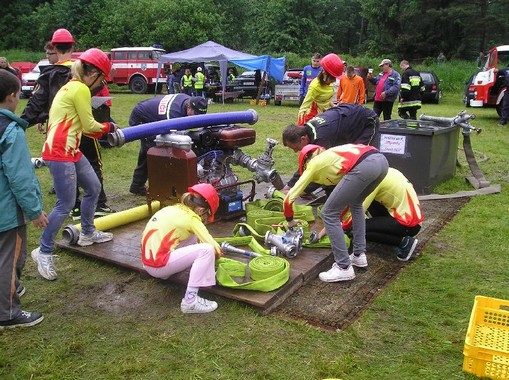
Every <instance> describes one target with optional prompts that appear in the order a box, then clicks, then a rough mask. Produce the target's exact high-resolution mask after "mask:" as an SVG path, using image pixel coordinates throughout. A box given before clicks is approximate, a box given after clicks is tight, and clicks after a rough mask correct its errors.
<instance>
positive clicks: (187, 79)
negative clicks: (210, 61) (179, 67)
mask: <svg viewBox="0 0 509 380" xmlns="http://www.w3.org/2000/svg"><path fill="white" fill-rule="evenodd" d="M180 88H181V89H182V92H183V93H184V94H186V95H189V96H193V76H192V75H191V70H190V69H185V71H184V75H182V79H181V80H180Z"/></svg>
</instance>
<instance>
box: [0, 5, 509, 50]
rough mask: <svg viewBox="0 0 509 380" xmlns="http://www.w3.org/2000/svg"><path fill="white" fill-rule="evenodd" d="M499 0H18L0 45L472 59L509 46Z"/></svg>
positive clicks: (1, 27)
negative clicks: (210, 43)
mask: <svg viewBox="0 0 509 380" xmlns="http://www.w3.org/2000/svg"><path fill="white" fill-rule="evenodd" d="M507 15H509V2H508V1H507V0H476V1H469V2H468V1H464V0H411V1H401V0H256V1H254V0H235V1H231V0H186V1H179V2H177V1H168V0H80V2H79V7H78V6H77V2H76V1H75V0H52V1H42V0H17V1H16V2H9V4H8V5H5V6H4V7H3V10H2V16H1V20H2V22H0V35H2V39H1V40H0V48H3V49H14V48H16V49H24V50H32V51H40V50H42V47H43V46H44V43H45V42H46V41H47V40H49V39H50V38H51V35H52V32H53V31H54V30H55V29H56V28H59V27H65V28H68V29H69V30H70V31H71V32H72V33H73V34H74V35H75V38H76V40H77V46H78V48H80V49H86V48H89V47H92V46H96V47H101V48H103V49H109V48H112V47H119V46H141V45H151V44H153V43H159V44H161V45H163V46H164V47H165V48H166V50H168V51H177V50H181V49H185V48H188V47H191V46H194V45H196V44H199V43H202V42H205V41H206V40H209V39H211V40H215V41H216V42H219V43H222V44H224V45H227V46H229V47H231V48H234V49H238V50H243V51H246V52H250V53H254V54H262V53H268V52H270V53H275V54H283V53H285V54H288V53H297V54H301V55H302V54H311V53H313V52H314V51H320V52H322V53H326V52H329V51H334V52H339V53H340V54H341V53H342V54H351V55H359V54H366V55H373V56H380V55H391V56H393V57H412V58H411V59H413V60H415V59H420V58H421V59H424V58H426V57H436V56H437V55H438V53H439V52H440V51H443V52H445V53H446V55H447V57H448V58H464V59H465V58H466V59H474V57H476V56H477V55H478V52H479V51H486V50H487V49H488V48H490V47H491V46H493V45H500V44H507V43H509V26H508V23H507V22H506V19H507Z"/></svg>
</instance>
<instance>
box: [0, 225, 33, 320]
mask: <svg viewBox="0 0 509 380" xmlns="http://www.w3.org/2000/svg"><path fill="white" fill-rule="evenodd" d="M26 257H27V228H26V225H22V226H19V227H16V228H13V229H11V230H7V231H4V232H0V321H8V320H10V319H14V318H16V317H17V316H19V314H20V313H21V303H20V301H19V296H18V293H17V292H16V289H17V288H18V286H19V280H20V278H21V273H22V271H23V267H24V266H25V260H26Z"/></svg>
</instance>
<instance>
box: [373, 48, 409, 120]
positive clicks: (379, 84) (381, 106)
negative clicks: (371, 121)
mask: <svg viewBox="0 0 509 380" xmlns="http://www.w3.org/2000/svg"><path fill="white" fill-rule="evenodd" d="M378 66H380V67H381V68H382V72H381V73H380V74H378V75H377V76H376V77H373V74H371V73H368V76H367V78H368V80H369V81H370V82H371V83H373V84H375V85H376V88H375V103H374V104H373V111H375V112H376V114H377V115H378V116H380V115H381V114H382V112H383V114H384V120H390V119H391V114H392V107H393V106H394V101H395V100H396V99H397V98H398V95H399V90H400V87H401V76H400V75H399V73H398V72H397V71H396V70H393V68H392V62H391V60H390V59H387V58H386V59H383V60H382V62H380V64H379V65H378Z"/></svg>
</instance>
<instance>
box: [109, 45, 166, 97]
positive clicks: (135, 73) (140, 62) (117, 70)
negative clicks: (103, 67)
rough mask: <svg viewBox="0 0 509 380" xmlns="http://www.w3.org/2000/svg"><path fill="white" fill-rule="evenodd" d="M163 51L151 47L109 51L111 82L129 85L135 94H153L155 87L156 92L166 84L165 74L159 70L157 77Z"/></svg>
mask: <svg viewBox="0 0 509 380" xmlns="http://www.w3.org/2000/svg"><path fill="white" fill-rule="evenodd" d="M164 53H165V51H164V50H163V49H158V48H153V47H123V48H115V49H111V53H110V54H111V55H110V57H111V63H112V65H113V69H114V73H113V77H112V82H113V83H117V84H122V85H129V89H130V90H131V92H133V93H135V94H145V93H147V92H150V93H154V90H155V86H156V85H157V90H158V92H160V91H161V89H162V86H163V84H165V83H166V73H165V72H164V70H161V72H160V73H159V77H158V76H157V64H158V61H159V57H160V56H161V55H162V54H164Z"/></svg>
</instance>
